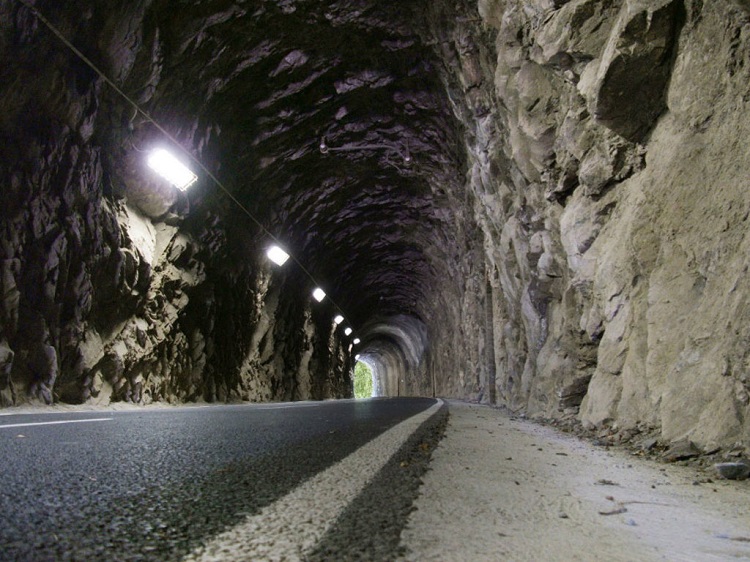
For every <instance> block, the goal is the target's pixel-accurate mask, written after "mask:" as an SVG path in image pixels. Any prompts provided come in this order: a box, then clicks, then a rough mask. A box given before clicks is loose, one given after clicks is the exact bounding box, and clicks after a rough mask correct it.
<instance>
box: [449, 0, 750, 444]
mask: <svg viewBox="0 0 750 562" xmlns="http://www.w3.org/2000/svg"><path fill="white" fill-rule="evenodd" d="M479 12H480V14H481V16H482V19H483V22H484V23H485V24H486V25H487V26H488V27H489V28H490V30H491V31H490V32H489V33H488V34H485V35H483V34H482V33H479V32H478V31H476V30H474V31H473V32H472V30H471V29H469V28H468V26H467V29H466V30H464V31H463V32H460V31H459V32H457V33H458V34H459V35H461V34H464V35H465V34H472V33H473V36H474V37H475V38H476V39H475V40H476V41H477V42H479V41H481V40H482V39H484V43H483V44H484V48H483V49H482V48H480V49H478V52H477V55H476V57H477V58H478V59H479V60H478V61H477V62H476V63H475V66H477V67H480V68H483V69H486V70H485V72H484V81H483V82H482V87H481V88H482V91H483V95H484V98H485V99H486V100H488V101H487V104H488V105H491V107H492V118H491V119H489V118H484V117H483V118H480V119H474V120H472V119H470V118H468V119H467V118H465V117H464V118H462V120H463V121H464V122H466V123H467V129H468V130H469V132H470V135H469V138H470V139H472V140H473V142H471V141H470V142H469V153H470V164H469V166H470V170H471V172H470V174H469V176H470V178H471V180H470V182H469V184H468V188H469V190H470V191H472V192H473V193H475V194H476V196H477V198H478V199H479V201H481V204H479V205H477V206H476V209H475V217H476V220H477V222H478V223H479V224H480V226H481V228H482V231H483V233H484V237H485V248H486V253H487V258H488V272H489V275H488V277H489V279H490V282H491V287H492V313H493V316H492V317H493V323H492V325H493V328H494V333H493V334H492V337H493V343H494V348H495V349H494V356H495V365H494V369H495V375H494V376H495V393H496V395H497V398H498V401H501V402H503V403H506V404H509V405H510V406H511V407H513V408H520V409H525V410H526V411H528V412H530V413H536V414H538V415H543V416H552V417H556V416H560V415H563V414H564V413H565V412H568V413H570V414H572V413H575V412H578V407H579V405H580V411H579V412H578V415H579V416H580V419H581V420H582V421H583V422H584V423H585V424H590V425H601V424H617V425H618V426H619V427H623V428H627V427H637V426H646V427H658V428H661V431H662V436H663V438H664V439H666V440H667V441H678V440H680V439H687V438H689V439H690V440H691V441H692V442H693V443H695V444H696V445H697V446H699V447H701V448H704V449H705V448H710V447H714V446H716V445H722V444H723V445H727V444H732V443H735V442H738V441H739V442H742V443H744V445H745V446H747V445H748V438H750V426H748V423H747V421H746V420H747V413H748V383H747V377H746V375H745V374H744V369H745V367H743V365H744V363H745V356H746V355H747V354H746V352H745V351H744V349H743V348H744V343H742V342H743V340H744V339H745V337H746V336H745V332H746V330H745V329H744V328H743V327H742V326H743V324H744V323H745V322H744V321H743V318H744V310H745V309H746V308H747V304H748V292H747V288H746V287H745V282H744V281H743V280H744V278H745V273H744V272H745V270H746V268H747V249H748V248H747V247H746V236H745V231H746V221H747V217H748V212H749V211H750V199H749V198H748V196H747V193H746V190H745V189H744V185H745V184H746V183H747V181H746V176H747V174H748V166H747V163H746V155H747V153H748V149H747V146H746V143H745V142H744V139H745V138H746V136H747V133H748V127H750V120H748V118H747V116H746V112H747V104H748V100H750V97H749V94H750V88H749V87H748V67H747V62H748V56H750V43H749V42H748V39H749V37H748V29H750V27H748V23H749V22H750V17H749V14H748V9H747V6H746V5H743V4H742V3H734V2H728V1H727V2H723V1H721V2H713V3H710V4H709V3H705V4H704V3H703V2H700V1H692V2H691V1H685V2H663V1H662V2H639V1H630V0H626V1H620V2H618V1H607V2H591V1H587V0H571V1H569V2H554V3H553V2H545V1H538V2H520V1H519V2H514V1H506V2H492V1H481V2H480V3H479ZM446 70H447V71H449V69H446ZM462 75H463V72H461V71H459V72H458V73H457V74H456V78H455V80H454V83H455V84H456V86H457V87H458V86H459V85H460V82H461V77H462ZM475 95H478V94H475ZM493 102H494V103H493ZM470 110H471V107H470V104H465V105H464V107H463V111H464V115H466V114H467V113H466V112H467V111H470ZM498 170H507V171H505V172H502V173H497V171H498ZM477 326H481V323H480V322H477ZM480 365H481V361H480V362H477V363H474V364H472V370H477V371H480V372H481V368H479V366H480ZM463 388H466V385H464V387H463ZM485 395H486V393H485Z"/></svg>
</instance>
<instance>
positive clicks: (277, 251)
mask: <svg viewBox="0 0 750 562" xmlns="http://www.w3.org/2000/svg"><path fill="white" fill-rule="evenodd" d="M266 255H267V256H268V259H269V260H271V261H272V262H273V263H275V264H276V265H284V264H285V263H286V260H288V259H289V254H287V253H286V252H285V251H284V250H282V249H281V248H279V247H278V246H271V247H270V248H268V250H267V251H266Z"/></svg>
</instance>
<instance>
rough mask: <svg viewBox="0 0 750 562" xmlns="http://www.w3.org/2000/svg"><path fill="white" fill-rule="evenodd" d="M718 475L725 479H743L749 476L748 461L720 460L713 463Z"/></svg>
mask: <svg viewBox="0 0 750 562" xmlns="http://www.w3.org/2000/svg"><path fill="white" fill-rule="evenodd" d="M714 468H715V469H716V472H718V473H719V476H721V477H722V478H726V479H727V480H745V479H746V478H747V477H748V476H750V462H747V461H743V462H720V463H716V464H715V465H714Z"/></svg>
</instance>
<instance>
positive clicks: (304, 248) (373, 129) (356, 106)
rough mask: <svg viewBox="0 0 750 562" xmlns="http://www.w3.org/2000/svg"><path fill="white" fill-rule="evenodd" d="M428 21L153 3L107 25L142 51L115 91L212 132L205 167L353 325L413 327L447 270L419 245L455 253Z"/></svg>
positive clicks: (397, 10) (390, 8)
mask: <svg viewBox="0 0 750 562" xmlns="http://www.w3.org/2000/svg"><path fill="white" fill-rule="evenodd" d="M107 9H109V8H107ZM425 17H426V14H425V12H424V5H423V3H422V2H399V3H397V4H393V3H383V2H372V1H354V2H352V1H350V0H347V1H330V2H319V1H297V2H294V1H286V0H279V1H265V2H261V1H254V2H238V3H234V2H195V3H188V2H183V3H181V4H180V6H179V9H175V6H174V4H173V3H171V2H170V3H167V2H160V3H153V4H151V5H150V6H149V7H148V8H146V9H145V10H143V11H140V12H139V13H137V14H135V15H134V14H133V11H132V8H131V7H130V6H129V5H128V6H127V14H126V13H125V8H123V17H122V18H118V19H117V20H116V21H117V22H118V24H119V26H120V27H119V28H117V29H112V30H111V33H114V34H115V35H117V36H120V37H121V41H119V42H118V43H119V44H121V45H133V44H134V43H141V44H142V48H141V49H139V51H138V52H139V56H138V57H137V58H136V60H134V61H132V63H133V70H132V71H131V72H130V74H129V76H128V78H127V81H126V87H125V90H126V91H128V92H137V95H138V100H137V101H138V102H139V103H140V104H142V106H143V107H145V108H147V109H148V111H149V112H150V113H152V115H153V116H154V117H155V118H156V119H157V121H159V122H160V123H162V124H163V125H164V126H165V127H167V128H168V129H170V130H172V131H182V132H185V129H186V128H188V127H193V128H195V129H196V130H198V131H206V132H205V137H207V138H208V137H209V136H211V137H215V138H213V139H211V140H212V141H213V142H212V147H211V149H210V154H207V155H205V158H206V160H207V164H208V165H209V167H212V166H215V167H216V169H218V172H217V175H218V176H219V177H220V178H222V181H223V182H224V183H225V184H226V185H227V186H228V187H229V189H230V190H231V191H232V193H233V194H234V195H235V196H236V197H237V199H238V200H239V201H241V203H242V204H243V205H244V206H245V207H246V208H247V209H249V210H250V211H251V212H252V213H253V214H254V215H255V216H256V217H257V218H258V219H259V220H260V221H261V223H262V224H263V225H264V226H265V227H266V228H268V230H269V231H271V232H272V233H273V234H274V235H275V236H277V237H278V238H279V239H281V240H283V241H285V242H286V243H287V244H288V248H289V250H290V251H291V252H292V253H293V254H295V255H296V256H297V257H298V258H299V259H300V260H301V261H302V262H303V263H304V264H305V266H306V267H307V268H308V269H309V270H310V271H311V272H312V273H313V275H314V276H315V277H316V278H317V279H319V280H320V282H321V283H323V284H324V285H325V288H326V289H327V290H328V291H329V293H330V294H331V295H332V296H333V297H334V298H335V299H336V300H337V302H339V304H340V305H341V307H342V308H343V310H344V311H345V313H346V314H347V315H348V316H350V318H349V320H350V321H351V322H353V323H354V324H355V325H357V326H362V325H363V324H364V323H366V322H367V321H368V320H371V319H372V318H373V316H378V317H389V316H392V315H397V314H406V315H414V316H417V317H419V316H420V315H421V314H422V313H423V310H420V303H422V302H423V301H424V300H425V299H429V297H430V287H431V286H433V285H434V278H435V276H436V275H440V274H441V272H439V271H437V269H436V264H435V263H434V262H433V261H431V259H430V258H429V257H428V256H427V255H426V254H425V248H426V247H433V246H435V245H438V246H440V245H441V244H450V239H451V234H450V233H451V231H452V228H453V225H452V224H450V221H451V220H452V219H451V217H450V211H449V209H450V206H451V200H450V198H449V197H448V195H447V194H446V191H447V187H448V186H450V185H451V184H457V183H458V179H459V178H460V176H461V174H462V173H461V162H462V158H461V155H460V153H457V147H458V146H460V144H459V141H458V138H457V131H458V126H457V124H456V122H455V118H454V116H453V114H452V112H451V108H450V105H449V103H448V100H447V98H446V92H445V87H444V85H443V84H441V82H440V80H439V74H438V72H437V64H438V63H437V62H436V61H435V53H434V50H433V49H432V47H431V46H429V45H426V44H425V41H424V40H423V37H425V36H426V35H427V32H428V29H427V22H426V20H425ZM138 18H142V19H141V21H139V19H138ZM131 52H132V51H130V50H128V51H125V53H126V54H128V53H131ZM109 56H110V57H111V58H112V59H116V58H117V57H119V56H120V53H117V52H113V53H109ZM109 62H110V65H111V66H114V67H115V68H119V67H122V66H123V65H122V62H121V61H116V62H114V61H109ZM135 121H136V124H135V126H136V127H138V123H137V121H138V116H137V117H136V119H135ZM196 123H197V124H196ZM152 133H157V132H156V131H154V130H153V129H152V128H149V126H148V125H145V126H143V131H136V132H135V135H136V137H137V144H139V145H148V144H149V143H150V142H152V141H154V142H155V139H152V138H149V135H151V134H152ZM199 134H200V133H199ZM158 136H159V135H158V134H157V135H156V137H157V138H158ZM177 136H178V138H179V137H180V135H179V133H177ZM322 139H325V143H327V145H329V146H330V147H331V150H330V151H328V152H327V153H326V154H323V153H321V151H320V149H319V144H320V142H321V140H322ZM368 146H369V147H374V148H359V147H368ZM385 147H390V148H385ZM343 149H345V150H343ZM407 157H408V158H409V159H410V160H411V161H410V162H405V158H407ZM200 189H201V190H202V191H203V192H204V193H208V192H212V191H216V186H214V185H212V184H211V183H210V182H207V183H203V184H202V185H201V186H200ZM229 212H231V213H233V214H235V213H237V214H238V216H237V220H238V221H243V220H244V221H246V222H248V226H249V227H250V228H253V226H254V225H253V224H252V222H251V221H249V220H247V219H246V218H244V219H243V217H242V216H241V214H239V213H238V209H236V208H235V209H229ZM445 250H451V251H452V249H450V248H445Z"/></svg>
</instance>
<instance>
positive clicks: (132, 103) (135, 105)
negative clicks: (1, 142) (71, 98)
mask: <svg viewBox="0 0 750 562" xmlns="http://www.w3.org/2000/svg"><path fill="white" fill-rule="evenodd" d="M17 1H18V2H19V3H20V4H22V5H23V6H24V7H26V8H27V9H28V10H30V11H31V12H32V13H33V14H34V16H35V17H36V18H37V19H38V20H39V21H40V22H42V23H43V24H44V25H45V27H47V29H49V30H50V31H51V32H52V33H53V34H54V35H55V36H56V37H57V38H58V39H59V40H60V41H61V42H62V43H63V44H64V45H65V46H66V47H67V48H68V49H70V51H72V52H73V53H74V54H75V55H76V56H77V57H78V58H79V59H80V60H81V61H82V62H83V63H84V64H85V65H86V66H88V67H89V68H90V69H91V70H93V71H94V72H95V73H96V74H97V75H98V76H99V77H100V78H101V79H102V80H104V82H105V83H106V84H107V85H109V86H110V87H111V88H112V89H113V90H114V91H115V92H116V93H117V94H118V95H119V96H120V97H121V98H122V99H124V100H125V101H126V102H127V103H128V104H129V105H130V106H131V107H132V108H133V109H134V110H135V114H138V113H140V114H141V115H142V116H143V117H144V118H145V119H146V121H147V122H149V123H151V124H152V125H153V126H154V127H156V128H157V129H158V131H159V132H160V133H161V134H162V135H164V136H165V137H166V138H167V139H168V140H169V141H170V142H171V143H172V144H173V145H174V146H176V147H177V148H178V149H179V150H180V151H181V152H182V153H183V154H184V155H185V156H187V157H188V158H189V159H190V161H192V162H193V163H194V164H196V165H197V166H198V167H199V168H200V169H201V171H202V172H203V173H204V174H205V175H206V176H207V177H208V178H209V179H210V180H211V181H212V182H213V183H214V184H215V185H216V186H217V187H218V188H219V189H220V190H221V191H222V192H223V193H224V194H225V195H226V196H227V197H228V198H229V199H230V200H231V201H232V202H233V203H234V204H235V205H237V206H238V207H239V208H240V209H241V210H242V211H243V212H244V213H245V215H247V216H248V218H250V220H252V221H253V222H254V223H255V225H256V226H257V227H258V228H260V230H261V231H262V232H263V233H264V234H265V235H266V236H267V237H268V238H270V239H271V240H272V241H274V242H275V243H276V244H278V245H279V246H281V247H282V248H284V249H286V247H285V244H284V243H283V242H282V241H281V240H279V238H278V237H276V236H275V235H274V234H273V233H272V232H271V231H269V230H268V229H267V228H266V227H265V226H264V225H263V223H261V222H260V220H259V219H257V218H256V217H255V216H254V215H253V214H252V213H251V212H250V211H249V210H248V209H247V207H245V206H244V205H243V204H242V203H241V202H240V201H239V200H238V199H237V198H236V197H235V196H234V195H233V194H232V192H231V191H229V189H228V188H227V187H226V186H225V185H224V184H223V183H222V181H221V180H220V179H219V178H217V177H216V176H215V175H214V174H213V173H212V172H211V171H210V170H209V169H208V168H207V167H206V166H204V165H203V163H202V162H201V161H200V160H199V159H198V158H197V157H196V156H194V155H193V154H192V153H191V152H190V151H189V150H188V149H186V148H185V147H183V146H182V144H181V143H180V142H179V141H178V140H177V139H176V138H175V137H174V136H173V135H172V134H171V133H170V132H169V131H167V130H166V129H165V128H164V127H163V126H162V125H161V124H160V123H159V122H158V121H157V120H156V119H154V118H153V117H152V116H151V114H149V113H148V112H147V111H146V110H145V109H143V108H141V106H140V104H138V102H136V101H135V100H133V99H132V98H131V97H130V96H128V95H127V94H126V93H125V92H124V91H123V90H122V88H120V87H119V86H118V85H117V84H115V82H114V81H113V80H111V79H110V78H109V76H107V75H106V74H105V73H104V71H102V70H101V69H100V68H99V67H98V66H97V65H96V64H94V63H93V62H92V61H91V59H89V58H88V57H87V56H86V55H85V54H83V53H82V52H81V51H80V50H79V49H78V48H77V47H76V46H75V45H73V43H72V42H71V41H70V40H69V39H68V38H67V37H65V35H64V34H63V33H62V32H61V31H60V30H59V29H58V28H57V27H56V26H55V25H54V24H53V23H52V22H51V21H50V20H49V19H47V17H45V15H44V14H42V13H41V11H40V10H39V9H38V8H37V7H36V6H33V5H31V4H29V2H28V1H27V0H17ZM135 114H134V116H135ZM288 254H289V256H290V258H291V259H292V261H293V262H294V263H295V264H297V266H298V267H299V268H300V269H301V270H302V271H303V272H304V273H305V275H307V277H308V278H309V279H310V281H312V282H313V284H314V285H315V287H320V286H321V285H320V284H319V283H318V282H317V281H316V280H315V277H314V276H313V274H312V273H311V272H310V271H309V270H308V269H307V268H306V267H305V265H304V264H303V263H302V262H301V261H300V260H299V259H298V258H297V257H296V256H295V255H294V254H293V253H292V252H288ZM326 297H327V298H328V299H329V300H330V301H331V304H333V306H334V308H335V309H336V310H337V311H338V312H339V313H341V315H342V316H344V319H345V320H346V322H347V324H348V325H349V326H351V322H350V321H349V320H347V315H346V313H345V312H344V310H343V309H342V308H341V307H340V306H339V305H338V304H337V303H336V301H335V300H334V299H333V298H332V297H331V296H330V295H328V294H327V293H326Z"/></svg>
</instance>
